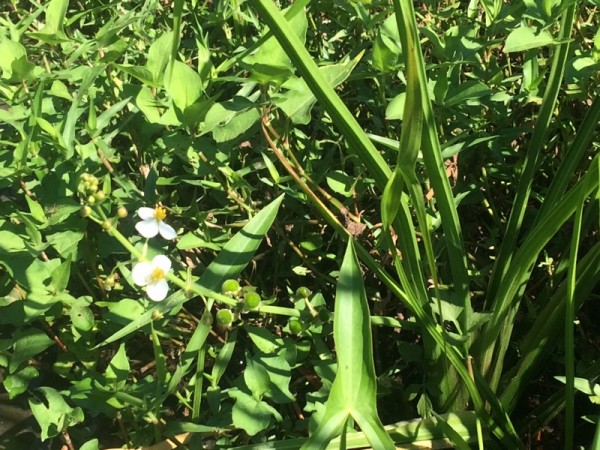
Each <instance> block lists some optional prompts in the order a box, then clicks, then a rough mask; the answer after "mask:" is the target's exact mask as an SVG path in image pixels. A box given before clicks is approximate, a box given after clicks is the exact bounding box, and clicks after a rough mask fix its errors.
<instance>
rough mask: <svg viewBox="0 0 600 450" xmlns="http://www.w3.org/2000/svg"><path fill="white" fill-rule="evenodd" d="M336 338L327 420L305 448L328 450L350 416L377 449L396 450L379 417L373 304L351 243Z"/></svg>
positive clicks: (337, 298) (337, 303)
mask: <svg viewBox="0 0 600 450" xmlns="http://www.w3.org/2000/svg"><path fill="white" fill-rule="evenodd" d="M333 337H334V341H335V343H336V354H337V367H338V368H337V373H336V376H335V379H334V381H333V386H332V387H331V393H330V395H329V398H328V400H327V403H326V404H325V408H326V410H325V416H324V417H323V419H322V421H321V422H320V424H319V426H318V427H317V429H316V430H315V431H314V432H313V433H312V434H311V436H310V437H309V439H308V441H307V442H306V443H305V444H304V445H303V446H302V448H303V449H312V448H325V446H326V445H327V444H328V443H329V441H330V440H331V439H333V438H334V437H336V435H338V434H339V433H340V432H342V430H343V424H344V423H345V422H346V420H347V418H348V417H349V416H352V417H353V418H354V419H355V420H356V422H357V423H358V425H359V426H360V427H361V430H362V431H363V432H364V433H365V435H366V437H367V439H368V440H369V443H370V444H371V446H372V447H373V448H378V449H393V448H395V446H394V442H393V441H392V439H391V438H390V436H389V435H388V434H387V433H386V431H385V430H384V428H383V425H382V424H381V421H380V420H379V417H378V415H377V378H376V375H375V364H374V362H373V348H372V345H373V340H372V336H371V322H370V314H369V305H368V303H367V296H366V293H365V287H364V283H363V278H362V273H361V271H360V267H359V263H358V259H357V257H356V253H355V251H354V244H353V241H352V240H351V239H350V240H349V241H348V246H347V248H346V253H345V255H344V259H343V261H342V267H341V269H340V277H339V280H338V283H337V289H336V296H335V311H334V326H333Z"/></svg>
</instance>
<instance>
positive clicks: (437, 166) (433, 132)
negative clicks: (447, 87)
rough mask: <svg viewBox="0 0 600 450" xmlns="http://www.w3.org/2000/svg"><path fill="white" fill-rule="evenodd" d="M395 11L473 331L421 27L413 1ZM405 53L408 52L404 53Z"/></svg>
mask: <svg viewBox="0 0 600 450" xmlns="http://www.w3.org/2000/svg"><path fill="white" fill-rule="evenodd" d="M393 5H394V11H395V13H396V21H397V23H398V30H399V32H400V39H401V42H402V46H403V48H405V49H406V48H409V46H410V44H409V43H410V42H411V41H412V42H414V43H415V45H414V47H413V48H414V53H413V54H412V56H411V57H414V59H415V63H416V71H417V79H418V82H419V92H420V96H421V102H420V103H421V106H422V110H423V112H422V114H423V119H424V127H423V136H422V141H421V147H422V148H421V150H422V153H423V161H424V163H425V167H426V168H427V174H428V176H429V178H430V181H431V185H432V187H433V189H434V191H435V199H436V206H437V207H438V209H439V211H440V216H441V218H442V227H443V229H444V235H445V238H446V242H447V245H446V251H447V253H448V259H449V262H450V271H451V273H452V282H453V285H454V292H455V295H456V298H457V299H458V300H459V301H460V302H461V306H463V313H462V314H461V316H460V317H459V320H460V321H461V327H462V329H464V330H468V329H470V328H471V326H470V324H471V320H472V319H471V317H472V308H471V302H470V297H469V276H468V271H467V259H466V252H465V248H464V243H463V238H462V231H461V226H460V221H459V218H458V213H457V211H456V205H455V203H454V196H453V194H452V189H451V187H450V182H449V180H448V177H447V176H446V169H445V164H444V160H443V158H442V150H441V146H440V143H439V139H438V135H437V126H436V124H435V118H434V114H433V109H432V106H431V100H430V98H429V94H428V89H427V74H426V71H425V62H424V58H423V53H422V51H421V47H420V45H418V42H419V34H418V27H417V23H416V20H415V18H416V15H415V11H414V8H413V2H412V1H410V0H394V1H393ZM405 53H406V52H405Z"/></svg>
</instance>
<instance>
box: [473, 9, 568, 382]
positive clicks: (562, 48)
mask: <svg viewBox="0 0 600 450" xmlns="http://www.w3.org/2000/svg"><path fill="white" fill-rule="evenodd" d="M577 4H578V2H574V3H573V4H572V5H571V6H569V8H568V9H567V10H566V11H565V12H564V13H563V17H562V20H561V26H560V34H559V36H558V40H559V41H560V42H562V44H560V45H558V46H557V47H556V52H555V54H554V55H553V57H552V66H551V69H550V76H549V78H548V85H547V87H546V90H545V92H544V99H543V101H542V106H541V108H540V113H539V115H538V119H537V121H536V124H535V127H533V135H532V136H531V141H530V143H529V146H528V148H527V155H526V156H525V161H524V163H523V171H522V172H521V175H520V177H519V185H518V188H517V193H516V195H515V199H514V202H513V207H512V210H511V212H510V216H509V219H508V224H507V226H506V231H505V233H504V236H503V238H502V241H501V242H502V243H501V245H500V251H499V253H498V258H497V259H496V263H495V264H494V269H493V271H492V277H491V279H490V283H489V286H488V296H487V298H486V306H488V308H489V309H493V310H494V311H495V310H496V309H497V305H496V303H495V301H496V300H495V298H496V296H497V294H498V291H499V289H500V285H501V284H502V281H503V279H504V277H505V276H506V274H507V272H508V270H509V268H510V267H511V261H512V258H513V256H514V253H515V251H516V250H517V247H516V242H517V238H518V236H519V233H520V231H521V224H522V222H523V216H524V215H525V208H526V207H527V205H528V203H529V195H530V194H531V185H532V183H533V178H534V175H535V170H536V167H537V163H538V160H539V157H540V154H541V152H542V150H543V148H544V145H545V142H546V139H545V138H546V135H547V133H548V128H549V127H550V121H551V119H552V113H553V111H554V108H555V106H556V99H557V98H558V92H559V90H560V85H561V82H562V78H563V75H564V71H565V66H566V64H567V57H568V53H569V42H570V39H569V38H570V36H571V30H572V29H573V21H574V18H575V11H576V9H577ZM483 370H484V371H485V372H487V371H488V368H487V367H486V366H483Z"/></svg>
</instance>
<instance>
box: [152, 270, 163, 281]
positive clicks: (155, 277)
mask: <svg viewBox="0 0 600 450" xmlns="http://www.w3.org/2000/svg"><path fill="white" fill-rule="evenodd" d="M164 278H165V272H164V270H162V269H161V268H160V267H155V268H154V269H153V270H152V273H151V274H150V279H151V280H152V282H154V283H156V282H158V281H160V280H162V279H164Z"/></svg>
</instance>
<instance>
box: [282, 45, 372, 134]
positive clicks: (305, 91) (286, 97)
mask: <svg viewBox="0 0 600 450" xmlns="http://www.w3.org/2000/svg"><path fill="white" fill-rule="evenodd" d="M363 54H364V52H360V53H359V54H358V55H356V57H355V58H353V59H347V60H346V61H344V62H341V63H337V64H331V65H326V66H321V67H319V72H321V73H322V75H323V78H324V79H325V80H326V81H327V83H328V84H329V85H330V86H331V87H336V86H338V85H339V84H340V83H342V82H344V81H345V80H346V79H347V78H348V76H350V74H351V73H352V71H353V70H354V68H355V67H356V65H357V64H358V63H359V61H360V60H361V58H362V56H363ZM281 87H282V89H286V90H287V91H286V92H284V93H282V94H277V95H274V96H273V100H274V103H275V104H276V105H277V106H278V107H280V108H281V109H282V110H283V112H285V113H286V114H287V115H288V116H289V117H290V119H292V122H294V123H296V124H302V125H306V124H308V123H309V122H310V111H311V109H312V107H313V105H314V104H315V103H316V102H317V98H316V97H315V95H314V94H313V92H312V91H311V90H310V88H309V87H308V85H307V84H306V82H305V81H304V80H303V79H301V78H295V77H294V78H290V79H289V80H288V81H286V82H285V83H283V85H282V86H281Z"/></svg>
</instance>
